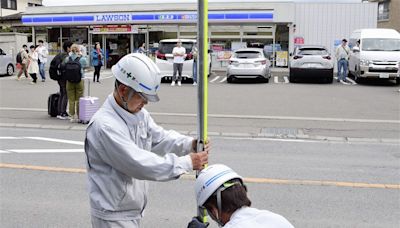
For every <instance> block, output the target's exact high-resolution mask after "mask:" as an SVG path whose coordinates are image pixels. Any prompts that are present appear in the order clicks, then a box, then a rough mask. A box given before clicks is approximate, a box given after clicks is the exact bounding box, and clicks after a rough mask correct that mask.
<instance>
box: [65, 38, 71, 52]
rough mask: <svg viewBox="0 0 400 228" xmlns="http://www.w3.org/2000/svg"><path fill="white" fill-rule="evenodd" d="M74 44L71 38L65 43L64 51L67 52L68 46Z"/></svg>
mask: <svg viewBox="0 0 400 228" xmlns="http://www.w3.org/2000/svg"><path fill="white" fill-rule="evenodd" d="M72 44H73V43H72V42H71V41H69V40H67V41H65V42H64V44H63V49H64V51H65V52H67V51H68V48H71V46H72Z"/></svg>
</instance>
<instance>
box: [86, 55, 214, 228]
mask: <svg viewBox="0 0 400 228" xmlns="http://www.w3.org/2000/svg"><path fill="white" fill-rule="evenodd" d="M111 71H112V73H113V75H114V76H115V79H116V80H115V88H114V92H113V93H111V94H110V95H109V96H108V98H106V101H105V102H104V104H103V106H102V107H101V108H100V109H99V110H98V111H97V113H96V114H95V115H94V116H93V118H92V119H91V121H90V122H89V125H88V127H87V130H86V139H85V153H86V156H87V171H88V172H87V173H88V180H89V195H90V207H91V215H92V226H93V227H96V228H103V227H104V228H106V227H125V228H137V227H140V223H141V220H142V218H143V215H144V213H145V208H146V204H147V202H148V198H149V195H148V188H149V186H148V180H150V181H168V180H176V179H178V178H179V177H180V176H181V175H182V174H184V173H187V172H190V171H192V170H200V169H202V168H203V165H204V164H206V163H207V161H208V152H209V150H210V147H209V144H206V145H205V147H204V151H202V152H198V153H194V152H195V151H196V147H197V140H196V139H193V138H192V137H189V136H184V135H182V134H180V133H178V132H176V131H172V130H171V131H167V130H164V129H163V128H162V127H161V126H159V125H157V124H156V123H155V121H154V120H153V118H152V117H151V116H150V113H149V112H148V111H147V110H146V109H145V108H144V106H145V105H146V104H147V103H148V102H157V101H159V97H158V90H159V88H160V83H161V76H160V70H159V69H158V67H157V65H156V64H155V63H154V62H153V61H152V60H151V59H150V58H148V57H147V56H146V55H143V54H139V53H133V54H128V55H126V56H124V57H123V58H122V59H120V60H119V61H118V63H117V64H115V65H114V66H113V67H112V69H111Z"/></svg>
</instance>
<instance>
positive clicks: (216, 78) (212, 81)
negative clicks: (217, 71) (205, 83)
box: [210, 76, 219, 83]
mask: <svg viewBox="0 0 400 228" xmlns="http://www.w3.org/2000/svg"><path fill="white" fill-rule="evenodd" d="M218 79H219V76H216V77H215V78H213V80H211V81H210V82H211V83H214V82H215V81H216V80H218Z"/></svg>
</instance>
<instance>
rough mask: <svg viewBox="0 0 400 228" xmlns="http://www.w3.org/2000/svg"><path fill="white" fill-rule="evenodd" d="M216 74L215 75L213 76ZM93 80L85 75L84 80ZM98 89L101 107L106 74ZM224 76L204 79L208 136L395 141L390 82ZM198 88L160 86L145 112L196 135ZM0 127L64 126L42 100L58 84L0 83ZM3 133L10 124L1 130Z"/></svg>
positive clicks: (395, 105)
mask: <svg viewBox="0 0 400 228" xmlns="http://www.w3.org/2000/svg"><path fill="white" fill-rule="evenodd" d="M218 74H219V75H218ZM87 76H88V77H90V73H89V74H88V75H87ZM102 77H103V78H105V79H103V80H102V83H101V84H98V83H96V84H93V83H92V86H91V94H92V96H97V97H99V98H100V100H101V101H104V99H105V98H106V97H107V95H108V94H110V93H111V91H112V89H113V83H114V80H113V79H112V76H111V74H110V72H109V71H108V72H103V76H102ZM216 77H221V78H222V79H223V73H221V72H217V73H216V74H213V76H211V77H210V79H209V109H208V110H209V116H210V118H209V123H210V124H209V131H210V132H217V133H249V134H252V135H257V134H260V133H265V132H268V131H270V130H271V129H269V128H277V129H289V130H292V131H295V132H296V133H297V134H298V135H306V136H310V137H316V136H328V137H344V138H348V137H350V138H351V137H354V138H373V139H381V138H389V139H399V138H400V133H399V129H400V116H399V113H400V102H399V98H400V93H399V87H398V86H396V85H395V84H394V83H393V82H391V81H384V82H379V81H378V82H377V81H370V82H366V83H364V84H361V85H359V84H356V85H343V84H341V83H337V82H334V83H333V84H322V83H318V82H313V81H311V82H307V83H296V84H292V83H285V81H287V80H284V78H285V77H286V76H285V73H275V74H274V77H273V78H275V77H277V78H278V79H277V82H278V83H275V82H274V80H272V79H271V81H270V83H268V84H265V83H251V82H245V83H234V84H227V83H226V81H223V82H221V80H220V78H218V80H215V78H216ZM196 88H197V87H194V86H192V85H191V84H184V85H183V86H182V87H177V86H176V87H170V86H169V84H168V83H163V84H162V88H161V90H160V97H161V101H160V102H158V103H157V104H149V105H148V106H146V108H147V109H148V110H149V111H150V112H152V114H153V116H154V118H155V119H156V120H157V122H158V123H160V124H162V125H163V126H166V127H170V128H174V129H178V130H181V131H194V132H195V131H196V128H197V126H196V123H197V122H196V115H197V89H196ZM0 91H1V96H0V124H3V125H1V126H5V125H4V123H7V124H39V125H66V126H72V125H69V124H68V123H66V122H65V121H64V122H60V121H57V120H56V119H51V118H48V116H47V115H46V110H47V97H48V95H49V94H50V93H53V92H56V91H58V85H57V83H56V82H54V81H52V80H50V79H48V80H47V81H46V82H45V83H42V82H39V83H38V84H37V85H30V84H29V81H27V80H21V81H16V80H14V78H12V77H3V78H1V79H0ZM6 126H7V125H6Z"/></svg>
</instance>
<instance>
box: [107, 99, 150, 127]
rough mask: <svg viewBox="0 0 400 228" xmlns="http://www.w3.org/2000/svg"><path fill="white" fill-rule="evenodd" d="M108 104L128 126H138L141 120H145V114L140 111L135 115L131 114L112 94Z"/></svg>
mask: <svg viewBox="0 0 400 228" xmlns="http://www.w3.org/2000/svg"><path fill="white" fill-rule="evenodd" d="M107 100H108V103H109V104H110V105H111V107H112V109H114V111H115V112H116V113H117V114H118V115H119V116H120V117H121V118H122V119H123V120H124V121H125V123H126V125H128V126H134V125H137V123H138V122H139V120H141V119H143V112H142V111H139V112H137V113H135V114H133V113H130V112H128V111H126V110H125V109H123V108H122V107H121V106H119V105H118V103H117V101H116V100H115V97H114V94H113V93H111V94H110V95H109V96H108V98H107Z"/></svg>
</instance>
